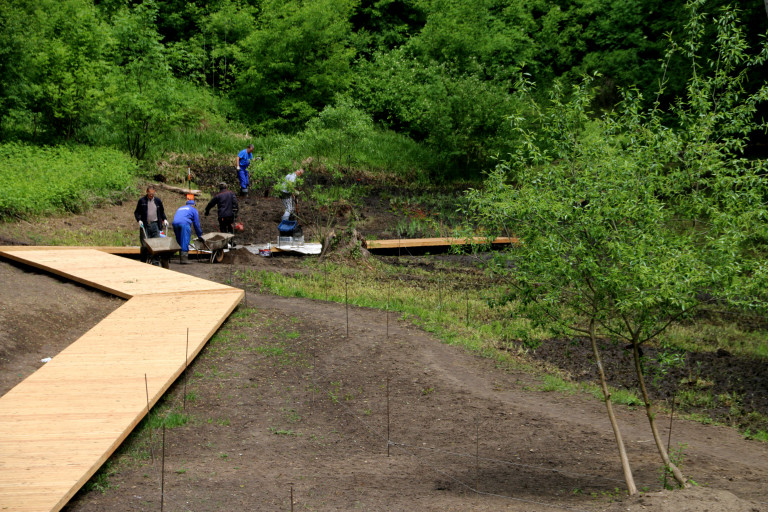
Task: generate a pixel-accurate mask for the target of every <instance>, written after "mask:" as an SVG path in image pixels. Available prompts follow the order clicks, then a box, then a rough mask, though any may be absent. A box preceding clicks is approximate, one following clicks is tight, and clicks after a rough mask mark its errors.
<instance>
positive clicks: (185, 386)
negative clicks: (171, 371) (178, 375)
mask: <svg viewBox="0 0 768 512" xmlns="http://www.w3.org/2000/svg"><path fill="white" fill-rule="evenodd" d="M188 366H189V327H187V349H186V352H185V353H184V411H186V410H187V380H188V379H189V375H187V367H188Z"/></svg>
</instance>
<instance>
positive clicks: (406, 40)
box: [0, 0, 768, 218]
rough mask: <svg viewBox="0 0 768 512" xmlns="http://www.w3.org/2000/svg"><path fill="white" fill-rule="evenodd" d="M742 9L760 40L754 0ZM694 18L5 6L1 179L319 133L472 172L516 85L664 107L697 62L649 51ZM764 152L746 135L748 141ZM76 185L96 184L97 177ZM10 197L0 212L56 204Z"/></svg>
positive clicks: (663, 12) (389, 4)
mask: <svg viewBox="0 0 768 512" xmlns="http://www.w3.org/2000/svg"><path fill="white" fill-rule="evenodd" d="M725 4H726V1H725V0H710V1H707V2H701V5H700V8H701V9H702V10H707V12H711V13H717V12H718V11H719V10H720V8H721V7H723V6H724V5H725ZM739 8H740V9H742V11H741V12H740V15H741V16H740V17H741V20H743V22H742V25H741V26H740V30H742V31H743V32H744V35H745V38H746V41H747V42H749V43H750V44H752V45H757V44H758V43H759V34H760V33H762V32H764V30H765V27H766V24H767V23H766V22H767V20H768V16H766V10H765V6H764V5H763V3H762V2H759V1H753V2H749V3H746V4H742V5H741V6H739ZM688 16H689V13H688V11H687V10H686V9H685V8H684V2H682V1H673V2H669V1H661V0H569V1H559V2H552V1H548V0H525V1H515V2H511V1H503V0H482V1H479V2H462V1H450V0H314V1H311V2H308V1H300V0H299V1H296V0H289V1H275V0H260V1H257V0H220V1H210V2H186V1H178V0H167V1H164V0H157V1H145V2H132V1H125V0H105V1H93V0H64V1H60V0H43V1H35V2H31V1H28V0H10V1H7V2H3V3H2V5H0V83H2V88H1V89H0V143H1V144H2V147H1V148H0V149H1V150H2V153H3V155H4V158H5V161H6V163H7V165H4V166H3V167H5V171H6V172H5V173H4V174H6V176H5V178H3V186H4V187H8V188H9V190H8V191H9V192H14V190H17V189H19V187H21V186H22V185H20V184H18V183H15V184H13V183H14V182H15V181H16V178H14V177H11V176H9V174H10V173H11V171H12V170H13V173H14V175H15V176H16V177H21V176H24V174H25V172H30V173H32V174H35V172H32V171H31V169H32V168H34V167H35V166H36V165H40V164H39V162H41V159H42V158H44V155H46V154H48V153H49V152H51V151H52V150H51V147H52V146H65V147H66V149H62V148H59V149H57V150H55V151H54V154H57V153H56V152H57V151H66V152H67V158H61V157H60V156H59V157H56V158H53V159H50V160H48V159H47V160H45V164H42V165H43V167H46V168H50V167H51V166H53V167H56V168H59V166H61V173H59V174H63V175H71V174H73V173H76V172H77V171H75V170H74V167H75V165H72V166H70V165H69V164H68V163H67V161H69V162H75V163H77V165H78V166H79V167H82V165H79V163H78V162H79V161H81V160H84V161H88V162H97V163H95V164H94V163H91V164H88V166H90V167H93V168H96V169H102V168H104V167H106V166H108V167H111V169H112V171H113V172H114V173H116V174H118V175H122V174H123V173H125V174H134V173H135V171H136V169H137V163H138V169H139V170H143V171H145V172H147V173H149V174H150V175H151V173H152V172H153V171H154V166H155V162H156V161H157V160H158V159H160V158H164V157H166V158H167V157H168V155H169V154H189V153H198V154H204V155H206V154H207V155H213V154H220V155H227V156H228V157H230V156H231V155H233V154H234V153H236V152H237V151H239V150H240V149H242V147H244V145H245V143H246V141H250V142H253V143H255V144H256V146H257V148H256V152H257V154H260V155H262V156H263V157H264V161H265V162H264V165H262V166H261V167H254V169H253V171H254V172H256V173H259V172H261V173H266V174H270V173H271V174H275V175H277V174H278V173H279V172H282V171H283V170H284V169H285V168H290V166H291V162H292V161H296V160H297V159H298V160H301V158H302V157H303V156H306V154H313V152H316V151H317V147H316V146H317V145H318V144H321V145H323V147H324V148H326V151H325V152H326V153H332V154H329V155H326V156H329V157H330V156H332V157H334V159H335V161H336V162H337V163H338V164H339V165H342V164H346V165H347V166H349V165H353V164H354V165H357V166H358V167H360V166H362V167H369V168H373V169H376V168H379V169H384V168H386V169H387V170H388V171H395V172H401V173H406V174H408V175H409V177H411V178H413V179H416V180H424V181H426V180H428V181H432V182H434V181H438V182H440V181H444V180H452V179H455V178H462V179H475V178H478V177H479V176H480V175H481V173H482V172H483V171H487V170H489V169H490V168H492V167H493V166H494V165H495V163H496V159H497V158H498V157H499V156H500V155H501V156H502V157H503V156H504V155H506V154H509V153H511V152H512V151H513V150H514V148H515V145H516V144H517V143H518V142H519V137H518V136H517V134H516V132H515V130H514V129H513V127H512V125H511V124H510V123H509V121H508V119H509V117H510V116H511V115H513V114H514V113H515V112H517V111H518V110H520V102H521V100H520V99H519V97H518V96H517V95H516V94H515V92H516V89H517V88H516V85H515V84H516V83H518V82H519V80H520V78H521V77H525V79H526V80H527V81H533V82H535V83H536V84H537V86H538V87H537V89H536V91H537V92H536V94H537V95H538V98H539V99H541V100H542V101H545V98H547V94H548V93H547V91H548V90H550V89H551V88H552V86H553V84H555V83H556V82H560V83H561V84H566V86H567V84H569V83H576V82H578V81H579V79H580V77H581V76H583V75H585V74H593V73H599V74H600V76H599V78H598V80H597V82H596V83H595V85H596V87H597V94H596V95H595V96H594V100H593V105H592V107H593V108H594V109H595V111H596V112H601V111H605V110H608V109H611V108H612V106H614V105H615V104H616V103H617V102H618V101H619V99H620V91H621V90H622V89H627V88H630V87H637V88H638V90H639V91H641V93H643V94H644V98H650V99H655V98H656V93H657V91H658V90H659V85H660V83H661V81H662V80H663V81H664V91H663V94H662V96H661V98H660V99H661V101H662V103H664V102H668V103H669V102H672V101H673V100H674V98H675V97H677V96H678V95H679V94H680V93H681V92H683V91H684V88H685V86H686V83H687V82H688V80H689V79H690V77H691V73H692V68H691V66H690V65H686V63H685V62H684V59H685V58H684V57H683V56H681V55H679V54H678V55H675V56H673V57H672V61H671V62H669V64H668V66H667V67H666V75H665V76H662V75H661V67H660V61H661V60H662V59H663V58H664V55H665V50H666V48H668V36H669V35H670V34H671V35H672V36H673V37H674V35H675V34H680V33H681V32H682V30H683V27H684V26H685V24H686V20H687V19H688ZM703 30H704V31H705V32H706V34H705V35H704V36H705V37H704V39H706V37H707V36H711V37H714V30H715V29H714V26H712V25H710V26H705V27H704V28H703ZM703 51H704V54H703V55H701V57H702V58H703V59H707V58H711V59H715V58H716V55H715V54H714V53H711V54H709V55H708V54H706V52H707V51H710V52H714V51H713V50H707V49H704V50H703ZM750 76H751V77H752V78H751V80H752V82H749V81H747V82H746V83H745V84H744V87H745V88H746V89H747V90H750V89H751V90H756V89H757V88H758V87H759V86H760V84H761V79H760V76H765V73H764V72H763V73H760V72H756V73H752V74H751V75H750ZM566 88H567V87H566ZM758 135H759V134H758ZM299 141H301V142H299ZM308 143H309V144H312V143H314V144H315V147H314V148H311V149H308V148H307V147H305V146H306V144H308ZM298 146H302V147H298ZM352 146H354V147H356V148H358V149H359V148H363V147H365V148H368V149H367V151H363V152H362V153H363V156H361V153H360V151H352V150H351V147H352ZM761 147H764V138H763V139H761V138H760V137H759V136H758V137H753V138H752V141H751V144H750V146H749V148H748V151H749V150H754V151H759V148H761ZM377 148H378V152H377ZM115 151H117V153H115ZM303 153H305V154H303ZM123 155H126V156H123ZM393 155H394V156H393ZM94 159H95V160H94ZM345 159H346V160H345ZM353 159H356V160H357V161H356V162H355V161H352V160H353ZM102 162H110V164H107V165H106V166H105V165H103V164H102ZM22 169H26V171H24V170H22ZM38 171H39V169H38ZM94 172H95V173H96V174H98V171H94ZM104 179H106V180H108V181H109V180H113V179H117V180H118V183H110V184H108V185H106V187H107V188H109V187H113V188H114V187H119V185H120V183H122V181H121V180H122V179H123V178H120V177H119V178H111V177H110V178H104ZM27 181H28V180H27ZM75 181H76V182H78V184H79V185H78V186H90V185H87V184H86V185H84V183H86V182H90V181H95V182H98V183H99V185H97V186H96V188H97V190H98V189H99V187H100V186H101V185H102V184H101V181H103V180H102V179H101V178H99V179H95V174H93V172H92V173H91V174H90V176H89V177H87V178H84V179H82V180H75ZM12 184H13V187H15V189H14V188H12ZM72 194H75V192H74V191H73V192H72ZM4 195H7V194H4ZM11 195H13V194H11ZM16 195H17V197H16V199H15V200H14V202H15V204H9V202H8V201H4V202H3V203H2V204H0V216H2V217H5V218H8V217H19V216H23V215H25V214H28V213H38V210H40V209H45V208H47V207H50V206H44V205H42V204H40V205H35V204H33V203H35V201H36V200H35V199H32V198H30V199H28V200H27V199H21V197H22V196H23V195H24V194H21V195H19V194H16ZM80 199H81V198H80ZM20 202H28V204H19V203H20ZM53 202H54V203H57V204H54V206H53V207H54V208H55V209H64V210H67V209H73V208H75V209H76V208H78V207H79V206H77V205H78V204H80V203H82V201H80V200H79V198H78V197H75V198H74V199H72V198H69V199H67V198H64V199H62V200H55V199H54V200H53Z"/></svg>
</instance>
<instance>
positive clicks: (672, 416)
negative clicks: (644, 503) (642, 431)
mask: <svg viewBox="0 0 768 512" xmlns="http://www.w3.org/2000/svg"><path fill="white" fill-rule="evenodd" d="M674 417H675V395H672V412H670V413H669V436H668V437H667V454H669V447H670V445H671V444H672V418H674ZM667 473H669V471H666V468H665V471H664V483H663V484H662V486H663V487H664V489H666V488H667Z"/></svg>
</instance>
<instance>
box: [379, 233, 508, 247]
mask: <svg viewBox="0 0 768 512" xmlns="http://www.w3.org/2000/svg"><path fill="white" fill-rule="evenodd" d="M487 243H488V238H486V237H482V236H475V237H470V238H454V237H442V238H400V239H397V240H366V242H365V248H366V249H397V248H407V247H439V246H447V245H470V244H487ZM490 243H492V244H516V243H518V239H517V238H514V237H508V236H500V237H497V238H495V239H493V240H491V241H490Z"/></svg>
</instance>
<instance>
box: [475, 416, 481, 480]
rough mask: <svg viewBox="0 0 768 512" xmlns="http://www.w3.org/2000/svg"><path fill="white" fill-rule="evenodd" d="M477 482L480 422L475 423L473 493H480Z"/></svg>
mask: <svg viewBox="0 0 768 512" xmlns="http://www.w3.org/2000/svg"><path fill="white" fill-rule="evenodd" d="M476 421H477V420H476ZM479 482H480V422H479V421H477V423H475V492H479V491H480V483H479Z"/></svg>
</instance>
